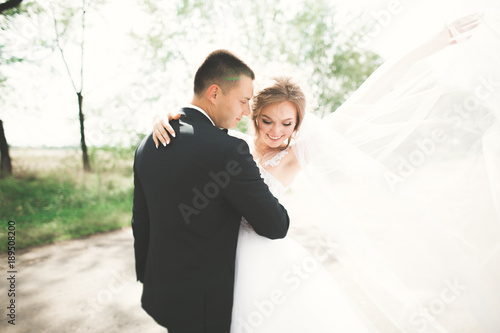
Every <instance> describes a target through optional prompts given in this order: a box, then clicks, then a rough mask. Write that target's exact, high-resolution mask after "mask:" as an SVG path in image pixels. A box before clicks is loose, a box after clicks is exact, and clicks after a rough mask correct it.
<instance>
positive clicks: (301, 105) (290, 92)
mask: <svg viewBox="0 0 500 333" xmlns="http://www.w3.org/2000/svg"><path fill="white" fill-rule="evenodd" d="M286 101H288V102H291V103H292V104H293V106H294V107H295V110H296V111H297V121H296V124H295V128H294V129H293V133H292V136H291V137H290V138H289V139H288V142H287V145H286V146H285V147H284V148H282V149H286V148H288V146H289V145H290V141H291V139H292V138H293V136H294V134H295V133H296V132H297V131H298V130H299V128H300V124H301V123H302V120H303V119H304V116H305V113H306V97H305V95H304V92H303V91H302V89H301V88H300V86H299V85H298V84H297V83H296V82H294V80H293V79H292V78H291V77H287V76H278V77H273V78H272V79H271V80H269V81H268V82H266V84H265V85H264V86H263V88H262V89H260V90H259V91H258V92H257V93H256V94H255V95H254V96H253V98H252V123H253V126H254V129H255V132H256V133H258V132H259V122H258V119H259V116H260V113H261V111H262V109H263V108H264V107H266V106H268V105H271V104H276V103H283V102H286Z"/></svg>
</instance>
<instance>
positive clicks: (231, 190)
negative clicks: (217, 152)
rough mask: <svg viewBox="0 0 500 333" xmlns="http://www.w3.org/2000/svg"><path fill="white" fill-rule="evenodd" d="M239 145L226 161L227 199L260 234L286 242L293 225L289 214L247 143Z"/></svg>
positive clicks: (225, 194) (239, 142) (233, 148)
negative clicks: (264, 178) (273, 191)
mask: <svg viewBox="0 0 500 333" xmlns="http://www.w3.org/2000/svg"><path fill="white" fill-rule="evenodd" d="M237 141H238V143H237V144H235V145H233V146H231V147H230V148H229V150H228V152H227V153H226V158H225V159H224V164H223V169H224V170H223V172H225V173H226V175H228V176H229V182H228V184H227V186H225V187H224V188H223V192H224V196H225V198H226V199H227V200H228V201H229V202H230V203H231V205H232V206H233V207H234V208H235V209H236V210H237V211H239V212H240V213H241V215H242V216H243V217H244V218H245V219H246V220H247V221H248V223H250V225H251V226H252V227H253V229H254V230H255V232H256V233H257V234H259V235H261V236H264V237H267V238H270V239H278V238H283V237H285V236H286V234H287V232H288V227H289V225H290V219H289V217H288V213H287V211H286V209H285V208H284V207H283V206H282V205H281V204H280V203H279V201H278V199H276V198H275V197H274V196H273V195H272V193H271V192H270V191H269V188H268V186H267V185H266V184H265V183H264V180H263V179H262V178H261V176H260V172H259V168H258V167H257V165H256V164H255V162H254V160H253V157H252V155H251V154H250V151H249V149H248V145H247V143H246V142H244V141H242V140H237Z"/></svg>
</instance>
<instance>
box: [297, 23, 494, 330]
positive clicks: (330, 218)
mask: <svg viewBox="0 0 500 333" xmlns="http://www.w3.org/2000/svg"><path fill="white" fill-rule="evenodd" d="M482 21H483V22H482V24H481V25H480V26H479V27H478V28H477V29H476V30H475V32H474V34H473V35H472V37H471V38H469V39H467V40H462V39H461V38H460V36H458V35H457V36H455V37H456V39H457V41H458V43H457V44H456V45H453V46H450V47H447V48H445V49H443V50H441V51H439V52H437V53H435V54H433V55H430V56H426V57H424V58H423V59H422V60H419V61H418V62H416V63H412V65H409V64H404V63H403V64H401V62H399V63H398V62H389V63H386V64H385V65H383V66H382V67H381V68H379V69H378V70H377V71H376V72H375V73H374V74H373V75H372V76H371V77H370V78H369V79H368V80H367V81H366V82H365V83H364V84H363V85H362V87H360V89H358V91H357V92H356V93H355V94H353V96H352V97H351V98H350V99H349V100H348V101H347V102H346V103H345V104H343V105H342V106H341V107H340V108H339V109H338V110H336V111H335V112H334V113H332V114H331V115H329V116H327V117H325V118H323V119H318V118H317V117H315V116H314V115H312V114H308V115H307V116H306V117H305V119H304V123H303V126H302V127H301V129H300V132H299V133H298V135H297V138H296V143H295V144H294V146H293V149H294V153H295V154H296V156H297V158H298V159H299V162H300V163H301V166H302V168H303V171H304V172H303V174H302V175H301V177H300V181H297V182H296V184H295V186H294V187H293V189H292V191H293V194H292V195H294V196H297V197H298V198H300V202H301V205H303V206H304V207H307V215H308V219H309V220H310V221H311V222H313V223H315V224H316V225H317V226H318V227H319V229H320V230H321V232H322V235H323V238H324V239H325V243H326V244H329V248H330V251H329V252H330V253H332V254H333V255H334V256H335V258H336V259H337V260H338V263H339V264H340V266H341V268H342V270H344V271H345V272H346V273H347V274H348V276H349V277H350V278H351V279H352V281H353V284H354V285H355V286H356V290H357V291H356V292H352V294H351V295H350V296H351V297H352V299H353V301H354V302H355V303H357V304H358V305H359V307H360V308H362V309H364V310H363V311H364V312H365V314H366V316H367V317H369V318H370V319H372V322H374V325H375V326H377V325H379V323H377V321H378V318H379V317H383V318H384V320H386V321H388V322H390V326H391V327H393V328H394V331H395V332H400V331H403V332H458V331H460V332H498V330H499V329H500V319H498V316H497V312H498V310H500V29H499V28H498V26H495V24H497V23H496V22H498V19H496V20H495V19H490V18H488V17H486V16H485V17H484V18H483V19H482ZM400 66H402V67H400ZM402 68H404V70H402ZM395 70H396V71H397V73H398V75H396V76H394V75H392V73H394V71H395ZM380 87H386V90H383V91H382V90H381V89H380ZM374 91H375V92H377V93H376V94H373V92H374ZM359 293H361V294H362V295H363V297H360V296H359ZM366 302H369V303H370V306H367V305H366V304H365V303H366ZM370 309H371V310H370ZM374 311H375V312H376V313H377V315H375V314H374V313H375V312H374ZM379 326H380V325H379ZM382 331H384V332H389V331H390V330H385V329H382Z"/></svg>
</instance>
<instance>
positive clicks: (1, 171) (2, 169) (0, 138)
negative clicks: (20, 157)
mask: <svg viewBox="0 0 500 333" xmlns="http://www.w3.org/2000/svg"><path fill="white" fill-rule="evenodd" d="M0 154H1V162H0V164H1V166H0V177H5V176H7V175H11V174H12V163H11V160H10V155H9V145H8V144H7V139H6V138H5V132H4V130H3V122H2V120H0Z"/></svg>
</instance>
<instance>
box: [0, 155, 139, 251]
mask: <svg viewBox="0 0 500 333" xmlns="http://www.w3.org/2000/svg"><path fill="white" fill-rule="evenodd" d="M59 151H60V152H61V153H62V155H61V154H58V155H57V156H59V155H60V156H59V157H57V158H58V159H59V163H57V164H56V165H58V166H57V168H54V169H51V170H46V171H39V172H37V173H34V172H33V170H31V169H28V170H26V169H25V170H24V171H23V170H22V168H18V169H21V171H19V170H18V172H17V174H15V175H14V176H12V177H8V178H5V179H0V202H1V207H2V209H1V213H0V219H1V220H2V221H9V220H14V221H16V225H17V230H18V231H17V238H16V241H17V248H18V249H20V248H26V247H30V246H35V245H42V244H47V243H51V242H54V241H58V240H65V239H71V238H77V237H82V236H86V235H91V234H94V233H97V232H103V231H109V230H112V229H116V228H120V227H123V226H127V225H129V224H130V217H131V207H132V195H133V194H132V191H133V181H132V171H131V170H132V168H131V161H132V157H131V155H132V153H131V152H130V150H129V151H128V152H126V151H123V150H113V149H107V150H99V151H94V152H93V154H92V156H93V158H94V161H95V164H94V165H96V169H97V170H96V171H95V172H94V173H92V174H89V173H83V172H82V171H81V170H79V169H80V167H79V165H80V163H79V161H76V160H75V159H79V156H78V155H77V154H73V153H71V152H66V151H63V150H59ZM59 151H57V153H59ZM52 153H54V152H52ZM13 154H14V155H17V156H18V158H17V159H18V160H19V159H28V158H29V156H28V155H24V154H22V155H21V156H20V157H19V153H16V152H15V150H14V153H13ZM53 155H54V154H53ZM54 156H56V155H54ZM132 156H133V155H132ZM52 158H55V157H52ZM46 159H48V158H46ZM18 163H20V161H18ZM30 163H33V164H34V165H40V164H41V163H43V164H48V163H47V162H46V161H45V159H42V160H38V161H36V162H35V161H31V162H30ZM75 166H76V167H75ZM6 226H7V224H6V223H5V224H4V225H2V226H0V252H3V251H5V248H6V247H5V245H6V239H7V237H6Z"/></svg>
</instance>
